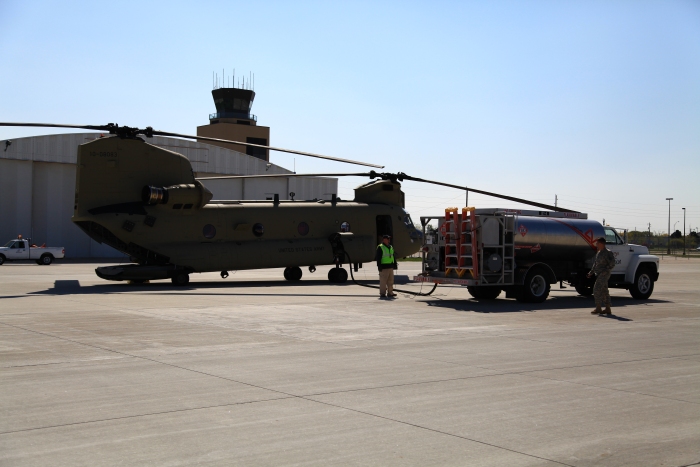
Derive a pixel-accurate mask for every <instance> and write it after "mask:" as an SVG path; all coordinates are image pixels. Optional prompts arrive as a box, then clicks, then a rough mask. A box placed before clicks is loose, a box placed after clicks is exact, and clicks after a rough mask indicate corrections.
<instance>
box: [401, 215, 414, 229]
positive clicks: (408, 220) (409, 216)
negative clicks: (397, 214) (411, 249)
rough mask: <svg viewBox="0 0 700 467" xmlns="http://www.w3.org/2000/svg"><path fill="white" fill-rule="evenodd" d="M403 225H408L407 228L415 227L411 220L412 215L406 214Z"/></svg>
mask: <svg viewBox="0 0 700 467" xmlns="http://www.w3.org/2000/svg"><path fill="white" fill-rule="evenodd" d="M403 223H404V224H406V226H407V227H413V221H412V220H411V215H410V214H409V213H406V215H405V216H404V218H403Z"/></svg>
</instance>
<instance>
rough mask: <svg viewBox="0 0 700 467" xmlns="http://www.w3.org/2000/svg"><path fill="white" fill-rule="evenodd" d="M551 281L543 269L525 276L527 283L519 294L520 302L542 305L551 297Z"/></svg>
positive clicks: (535, 270)
mask: <svg viewBox="0 0 700 467" xmlns="http://www.w3.org/2000/svg"><path fill="white" fill-rule="evenodd" d="M549 289H550V286H549V281H548V280H547V275H546V274H545V273H544V271H543V270H542V269H541V268H538V269H532V270H531V271H530V272H528V273H527V276H525V283H524V284H523V288H522V289H521V290H520V293H519V294H518V301H519V302H527V303H542V302H544V301H545V300H547V297H549Z"/></svg>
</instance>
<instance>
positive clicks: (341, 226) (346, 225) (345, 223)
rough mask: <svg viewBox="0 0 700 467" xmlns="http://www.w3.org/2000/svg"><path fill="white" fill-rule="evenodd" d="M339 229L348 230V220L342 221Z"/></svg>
mask: <svg viewBox="0 0 700 467" xmlns="http://www.w3.org/2000/svg"><path fill="white" fill-rule="evenodd" d="M340 231H341V232H350V222H343V223H342V224H340Z"/></svg>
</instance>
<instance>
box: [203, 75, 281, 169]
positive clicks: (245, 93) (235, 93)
mask: <svg viewBox="0 0 700 467" xmlns="http://www.w3.org/2000/svg"><path fill="white" fill-rule="evenodd" d="M211 94H212V97H214V105H216V113H214V114H210V115H209V125H203V126H198V127H197V136H207V137H209V138H219V139H228V140H233V141H241V142H245V143H253V144H261V145H263V146H269V144H270V127H267V126H258V124H257V118H256V117H255V115H253V114H251V113H250V109H251V107H252V106H253V99H255V91H253V90H251V89H245V88H223V87H222V88H216V89H214V90H212V92H211ZM202 142H203V143H206V144H213V145H216V146H221V147H224V148H227V149H232V150H234V151H238V152H242V153H244V154H248V155H249V156H253V157H257V158H258V159H262V160H264V161H269V160H270V155H269V153H268V150H267V149H262V148H256V147H250V146H243V145H240V144H227V143H217V142H214V141H202Z"/></svg>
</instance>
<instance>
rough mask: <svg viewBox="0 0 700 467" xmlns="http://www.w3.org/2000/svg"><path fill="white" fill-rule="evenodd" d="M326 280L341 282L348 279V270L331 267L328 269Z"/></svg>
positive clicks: (335, 282)
mask: <svg viewBox="0 0 700 467" xmlns="http://www.w3.org/2000/svg"><path fill="white" fill-rule="evenodd" d="M328 280H329V281H330V282H332V283H334V284H342V283H344V282H347V280H348V272H347V271H346V270H345V269H344V268H333V269H331V270H329V271H328Z"/></svg>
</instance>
